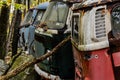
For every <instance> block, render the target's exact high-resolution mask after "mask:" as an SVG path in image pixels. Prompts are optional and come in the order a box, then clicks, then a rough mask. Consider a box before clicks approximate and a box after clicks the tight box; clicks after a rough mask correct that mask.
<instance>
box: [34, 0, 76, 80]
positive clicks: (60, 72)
mask: <svg viewBox="0 0 120 80" xmlns="http://www.w3.org/2000/svg"><path fill="white" fill-rule="evenodd" d="M69 7H70V6H68V5H67V4H66V3H64V2H61V1H51V2H50V4H49V6H48V8H47V10H46V12H45V14H44V15H43V18H42V20H41V24H42V25H41V26H40V27H38V28H37V29H36V30H35V54H34V56H35V57H36V58H38V57H40V56H41V55H44V54H45V53H46V52H49V51H51V50H52V49H53V48H54V47H55V46H56V45H57V44H58V43H60V42H61V41H62V40H63V39H64V38H66V37H67V36H68V35H70V32H71V25H70V21H71V14H72V12H71V9H70V8H69ZM35 70H36V71H37V72H38V74H40V75H41V76H43V77H45V78H46V79H50V80H60V79H64V80H68V79H69V80H74V72H75V71H74V59H73V54H72V46H71V42H70V41H68V42H67V43H66V44H65V45H64V46H62V47H61V48H60V49H59V50H58V51H57V52H56V53H55V54H54V55H52V56H50V57H49V58H47V59H46V60H44V61H42V62H40V63H38V64H36V65H35ZM48 74H49V75H48Z"/></svg>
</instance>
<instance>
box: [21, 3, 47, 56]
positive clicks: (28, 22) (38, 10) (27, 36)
mask: <svg viewBox="0 0 120 80" xmlns="http://www.w3.org/2000/svg"><path fill="white" fill-rule="evenodd" d="M48 5H49V2H45V3H41V4H40V5H38V6H36V7H35V8H32V9H30V10H29V11H28V12H27V13H26V15H25V18H24V20H23V21H22V23H21V25H20V31H19V33H20V39H19V47H23V49H24V50H25V51H26V53H27V54H32V53H34V49H33V47H34V34H35V28H36V26H38V25H39V24H40V22H41V19H42V17H43V14H44V12H45V10H46V8H47V6H48ZM33 55H34V54H33Z"/></svg>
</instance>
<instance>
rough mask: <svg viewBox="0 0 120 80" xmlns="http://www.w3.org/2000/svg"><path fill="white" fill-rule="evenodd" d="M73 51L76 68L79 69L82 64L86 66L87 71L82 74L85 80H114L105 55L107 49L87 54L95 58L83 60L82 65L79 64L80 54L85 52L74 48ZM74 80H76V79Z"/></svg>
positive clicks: (110, 65) (110, 64) (109, 62)
mask: <svg viewBox="0 0 120 80" xmlns="http://www.w3.org/2000/svg"><path fill="white" fill-rule="evenodd" d="M73 51H74V58H75V61H76V62H77V63H76V64H77V66H76V67H77V68H80V67H81V66H82V65H83V64H85V65H86V69H87V71H86V72H85V73H84V77H85V80H115V79H114V75H113V68H112V63H111V59H110V56H109V55H108V54H107V51H108V49H101V50H96V51H91V52H89V54H91V55H92V56H95V55H96V57H93V58H91V59H89V60H84V63H81V56H82V55H81V54H83V55H84V53H85V52H81V51H78V50H77V49H76V48H74V47H73ZM82 57H83V56H82ZM75 80H77V77H76V79H75Z"/></svg>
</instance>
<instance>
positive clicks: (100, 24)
mask: <svg viewBox="0 0 120 80" xmlns="http://www.w3.org/2000/svg"><path fill="white" fill-rule="evenodd" d="M95 34H96V38H103V37H105V36H106V29H105V9H103V8H102V9H98V10H96V13H95Z"/></svg>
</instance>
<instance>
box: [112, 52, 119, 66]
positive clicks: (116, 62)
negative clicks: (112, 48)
mask: <svg viewBox="0 0 120 80" xmlns="http://www.w3.org/2000/svg"><path fill="white" fill-rule="evenodd" d="M112 56H113V61H114V66H115V67H118V66H120V52H116V53H113V54H112Z"/></svg>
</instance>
